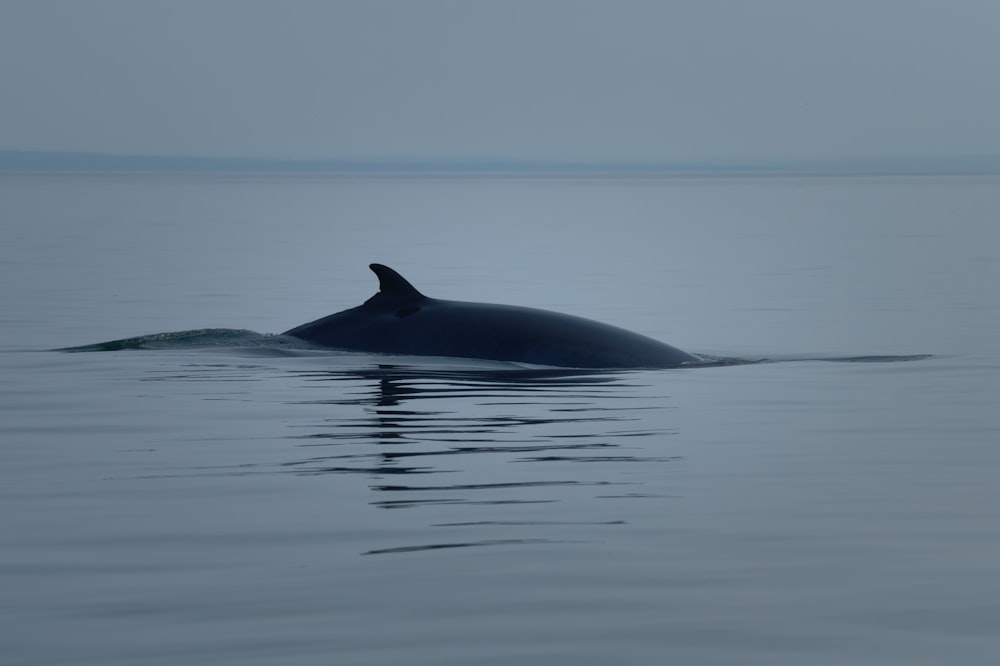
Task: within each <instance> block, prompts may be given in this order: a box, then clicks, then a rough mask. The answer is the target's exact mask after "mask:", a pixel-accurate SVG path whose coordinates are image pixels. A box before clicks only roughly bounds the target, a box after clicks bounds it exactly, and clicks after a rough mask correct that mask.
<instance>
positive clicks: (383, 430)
mask: <svg viewBox="0 0 1000 666" xmlns="http://www.w3.org/2000/svg"><path fill="white" fill-rule="evenodd" d="M298 376H299V377H300V378H302V379H304V380H306V381H307V382H310V383H313V384H314V387H316V388H321V389H330V390H332V391H333V392H334V393H335V397H331V398H320V399H316V398H311V399H309V400H306V401H303V404H311V405H331V406H345V405H349V406H356V407H361V409H362V413H361V414H360V415H355V416H350V417H346V418H345V417H343V416H337V417H331V418H330V419H327V420H324V421H323V422H322V423H319V424H311V425H308V426H303V425H301V424H298V425H297V426H296V427H305V428H306V429H308V430H310V432H308V433H304V434H297V435H292V437H293V438H295V439H298V440H301V444H302V446H308V447H323V448H327V447H332V448H334V449H335V450H336V452H334V453H330V454H325V455H314V456H309V457H307V458H304V459H302V460H295V461H291V462H289V463H287V467H289V468H293V469H294V471H296V472H298V473H302V474H326V473H363V474H371V475H373V476H376V477H381V476H383V475H407V474H409V475H420V474H437V473H444V472H451V473H454V472H461V471H462V470H461V466H462V465H463V459H465V458H467V457H468V456H469V455H471V454H476V455H477V456H479V457H485V456H502V457H503V458H504V459H505V460H507V461H511V462H523V463H530V462H574V463H580V462H601V463H608V462H665V461H668V460H669V459H670V458H669V457H660V458H651V457H649V456H638V455H631V454H629V453H627V452H626V451H623V450H622V449H623V448H624V446H625V444H626V442H627V441H628V440H629V439H630V438H634V437H648V436H653V435H668V434H670V431H668V430H666V429H664V428H651V427H650V426H649V424H648V423H647V422H646V421H644V420H643V419H642V418H641V415H642V413H643V412H644V411H648V410H655V409H665V407H666V405H665V404H664V402H662V401H657V400H655V399H649V398H648V397H647V399H646V400H645V401H643V402H642V403H637V402H636V401H635V398H636V394H635V390H634V389H638V388H643V387H644V385H642V384H641V383H639V381H638V377H640V376H641V375H640V374H639V373H636V374H631V375H630V374H626V373H595V372H593V371H587V372H584V371H572V370H570V371H566V370H509V371H428V370H415V369H413V368H406V367H394V366H390V365H383V366H379V367H378V368H377V369H374V370H366V371H355V370H352V371H326V372H313V371H310V372H302V373H298ZM316 383H322V384H319V385H318V386H315V384H316ZM581 483H590V484H601V485H607V484H608V483H610V482H607V481H604V482H593V481H587V482H585V481H579V480H566V479H558V480H555V479H553V480H544V481H537V480H536V481H525V480H521V481H516V480H512V481H502V482H492V483H467V482H461V481H456V482H454V483H448V484H443V485H435V484H420V485H418V484H416V483H413V484H409V483H408V484H400V483H392V484H385V483H379V484H375V485H372V486H371V487H372V489H373V490H375V491H379V492H386V493H398V492H401V491H407V492H415V493H432V492H435V491H475V490H496V489H501V488H532V487H540V486H560V485H575V484H581ZM428 501H435V502H440V501H449V502H468V501H473V500H470V499H456V498H450V499H434V500H428V499H425V498H419V497H416V496H414V498H413V499H408V500H395V499H392V500H382V501H378V502H376V504H377V505H379V506H384V507H387V508H388V507H399V506H403V505H406V506H409V505H413V504H416V503H424V502H428ZM491 501H530V500H515V499H505V500H491Z"/></svg>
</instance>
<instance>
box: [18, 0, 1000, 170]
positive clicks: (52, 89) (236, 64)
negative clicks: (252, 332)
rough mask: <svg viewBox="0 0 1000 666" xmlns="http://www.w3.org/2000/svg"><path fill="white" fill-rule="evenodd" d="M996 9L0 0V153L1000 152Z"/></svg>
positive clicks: (909, 4)
mask: <svg viewBox="0 0 1000 666" xmlns="http://www.w3.org/2000/svg"><path fill="white" fill-rule="evenodd" d="M998 35H1000V2H996V0H982V1H981V2H976V1H973V0H938V1H935V2H930V1H926V0H881V1H880V0H836V1H832V0H818V1H813V0H731V1H723V0H688V1H679V0H677V1H674V0H650V1H648V2H643V1H634V2H633V1H628V0H607V1H606V2H592V1H586V0H550V1H546V0H526V1H520V0H491V1H476V0H454V1H451V0H397V1H389V0H359V1H356V2H355V1H340V2H337V1H333V0H322V1H321V0H316V1H306V0H281V1H280V2H279V1H277V0H275V1H268V2H264V1H261V0H163V1H152V0H148V1H147V0H2V2H0V90H2V95H3V100H2V105H0V149H8V150H9V149H18V150H68V151H98V152H112V153H126V154H172V155H178V154H184V155H195V156H246V157H276V158H368V157H415V158H467V157H495V158H511V159H551V160H582V161H590V162H594V161H656V162H663V161H677V160H714V161H718V160H723V161H741V160H760V159H828V158H840V157H850V156H883V155H889V156H896V155H955V154H961V155H983V154H1000V84H998V81H1000V37H998Z"/></svg>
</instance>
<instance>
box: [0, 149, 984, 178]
mask: <svg viewBox="0 0 1000 666" xmlns="http://www.w3.org/2000/svg"><path fill="white" fill-rule="evenodd" d="M0 172H103V173H106V172H143V173H157V172H160V173H175V172H211V173H223V172H228V173H317V174H319V173H341V174H352V173H356V174H371V175H377V174H394V173H396V174H407V173H414V174H419V173H423V174H432V173H441V174H460V173H470V174H484V175H485V174H491V173H496V174H505V173H509V174H517V173H525V174H529V173H538V174H559V173H566V174H573V173H581V174H593V175H598V174H623V175H625V174H636V175H642V174H647V175H655V174H677V175H681V174H685V173H688V174H723V173H730V174H739V173H744V174H746V173H759V174H766V173H774V174H796V173H803V174H805V173H815V174H822V173H831V174H833V173H874V174H887V175H888V174H893V173H898V174H951V173H954V174H976V173H980V174H990V173H1000V156H997V155H937V156H932V155H920V156H918V155H910V156H856V157H835V158H786V159H778V158H771V159H759V160H676V161H649V160H632V161H625V160H603V161H601V160H557V159H525V158H511V157H481V156H479V157H472V156H470V157H391V156H382V157H366V158H360V157H354V158H266V157H218V156H192V155H157V154H122V153H100V152H90V151H32V150H3V149H0Z"/></svg>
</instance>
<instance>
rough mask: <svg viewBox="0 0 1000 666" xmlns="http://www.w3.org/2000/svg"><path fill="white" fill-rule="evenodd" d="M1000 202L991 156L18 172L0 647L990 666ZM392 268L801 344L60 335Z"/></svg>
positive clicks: (365, 293)
mask: <svg viewBox="0 0 1000 666" xmlns="http://www.w3.org/2000/svg"><path fill="white" fill-rule="evenodd" d="M998 211H1000V179H997V178H992V177H989V178H988V177H979V178H867V179H866V178H759V179H751V178H734V179H712V178H698V179H683V178H673V179H670V178H666V179H483V178H470V179H444V178H411V179H407V178H398V179H387V178H381V179H380V178H370V179H364V178H359V179H349V178H327V177H304V178H295V177H219V176H114V175H108V176H70V175H64V176H18V175H5V176H0V215H2V230H0V279H2V283H3V285H4V289H3V292H2V296H0V299H2V301H0V304H2V308H0V330H2V331H3V334H2V340H0V364H2V365H0V395H2V401H0V436H2V445H0V461H2V465H0V501H2V503H3V511H2V512H0V589H3V590H4V592H3V594H2V599H0V627H2V636H0V661H2V662H3V663H11V664H24V665H34V664H67V663H72V664H102V665H106V664H123V665H124V664H129V665H132V664H178V663H186V664H213V665H216V666H218V665H223V664H275V663H282V664H329V663H336V664H391V663H408V664H428V665H430V664H435V665H439V664H455V665H458V664H462V665H465V664H470V663H476V664H515V663H516V664H573V665H575V666H578V665H581V664H595V665H597V664H600V665H605V664H661V663H667V662H668V661H669V662H671V663H679V664H734V663H739V664H796V665H798V664H845V663H850V664H880V665H881V664H907V665H910V664H928V665H930V664H934V665H938V664H942V663H955V664H984V665H985V664H994V663H996V662H997V659H1000V584H998V583H997V581H998V580H1000V521H998V520H997V518H996V516H997V513H998V510H1000V484H998V483H997V478H998V476H1000V447H998V445H997V442H1000V416H998V414H997V409H996V406H997V405H998V404H1000V298H998V296H997V289H996V285H998V284H1000V225H997V224H996V219H997V214H998ZM372 261H379V262H382V263H386V264H389V265H391V266H393V267H394V268H397V269H398V270H400V271H401V272H403V274H404V275H406V276H407V277H408V278H409V279H410V280H411V281H412V282H413V283H414V284H415V285H416V286H417V287H418V288H420V289H421V290H422V291H424V292H425V293H428V294H429V295H432V296H439V297H442V298H454V299H462V300H483V301H493V302H507V303H514V304H518V305H530V306H536V307H544V308H550V309H556V310H560V311H565V312H571V313H574V314H580V315H584V316H589V317H593V318H597V319H601V320H604V321H608V322H611V323H615V324H618V325H622V326H625V327H627V328H631V329H633V330H637V331H639V332H642V333H646V334H649V335H653V336H654V337H657V338H660V339H663V340H664V341H666V342H669V343H671V344H675V345H677V346H679V347H682V348H684V349H687V350H689V351H692V352H696V353H697V352H701V353H709V354H720V355H727V356H740V357H743V358H748V359H764V358H766V359H770V360H772V361H774V362H769V363H758V364H750V365H739V366H730V367H714V368H697V369H681V370H666V371H653V372H650V371H641V372H573V371H548V370H539V369H525V368H516V367H512V366H505V365H501V364H488V363H477V362H472V361H458V360H434V359H407V358H391V357H376V356H366V355H351V354H335V353H319V352H312V353H310V352H305V351H294V350H281V349H276V348H267V347H245V346H239V345H233V344H229V345H227V344H219V345H217V346H212V347H208V348H206V347H196V348H184V347H183V346H173V347H168V348H163V349H142V350H128V351H120V352H104V353H81V354H67V353H60V352H52V351H47V350H49V349H52V348H56V347H66V346H72V345H82V344H87V343H93V342H98V341H103V340H111V339H116V338H124V337H128V336H136V335H144V334H151V333H159V332H164V331H177V330H190V329H198V328H206V327H225V328H245V329H251V330H254V331H259V332H277V331H281V330H285V329H287V328H289V327H291V326H294V325H296V324H299V323H302V322H305V321H308V320H311V319H315V318H316V317H318V316H320V315H323V314H327V313H329V312H333V311H336V310H340V309H343V308H345V307H350V306H354V305H357V304H358V303H360V302H361V301H363V300H365V299H366V298H368V297H369V296H371V295H372V294H373V293H374V291H375V289H376V281H375V279H374V276H373V275H372V274H371V273H370V272H369V271H368V270H367V268H366V266H367V264H368V263H370V262H372ZM920 354H930V355H931V357H930V358H924V359H921V360H911V361H898V362H889V361H881V362H879V361H869V362H847V361H843V360H837V359H843V358H847V357H858V356H880V355H883V356H904V355H920Z"/></svg>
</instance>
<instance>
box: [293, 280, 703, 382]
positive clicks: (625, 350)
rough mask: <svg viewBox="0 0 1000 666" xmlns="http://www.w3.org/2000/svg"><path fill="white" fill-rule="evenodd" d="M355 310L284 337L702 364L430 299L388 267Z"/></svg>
mask: <svg viewBox="0 0 1000 666" xmlns="http://www.w3.org/2000/svg"><path fill="white" fill-rule="evenodd" d="M371 269H372V270H373V271H374V272H375V275H377V276H378V279H379V292H378V293H377V294H375V295H374V296H372V297H371V298H369V299H368V300H367V301H365V302H364V304H362V305H359V306H358V307H356V308H351V309H349V310H344V311H343V312H338V313H336V314H332V315H329V316H327V317H323V318H322V319H317V320H316V321H312V322H309V323H308V324H302V325H301V326H296V327H295V328H293V329H291V330H289V331H285V333H284V335H290V336H293V337H296V338H299V339H301V340H306V341H307V342H311V343H313V344H315V345H319V346H322V347H329V348H332V349H342V350H347V351H359V352H370V353H378V354H404V355H414V356H452V357H459V358H477V359H488V360H493V361H513V362H519V363H531V364H535V365H550V366H558V367H567V368H676V367H680V366H684V365H691V364H697V363H701V362H703V360H702V359H701V358H699V357H697V356H695V355H694V354H689V353H687V352H685V351H681V350H680V349H677V348H676V347H671V346H670V345H668V344H664V343H662V342H660V341H658V340H654V339H653V338H648V337H646V336H644V335H639V334H638V333H632V332H631V331H626V330H625V329H622V328H618V327H616V326H610V325H608V324H602V323H600V322H597V321H593V320H590V319H584V318H583V317H574V316H571V315H565V314H560V313H558V312H549V311H547V310H538V309H535V308H524V307H518V306H514V305H493V304H490V303H468V302H464V301H444V300H439V299H436V298H429V297H427V296H424V295H423V294H421V293H420V292H419V291H417V290H416V289H415V288H414V287H413V285H411V284H410V283H409V282H407V281H406V279H404V278H403V276H401V275H400V274H399V273H397V272H396V271H394V270H392V269H391V268H389V267H388V266H383V265H381V264H371Z"/></svg>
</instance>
